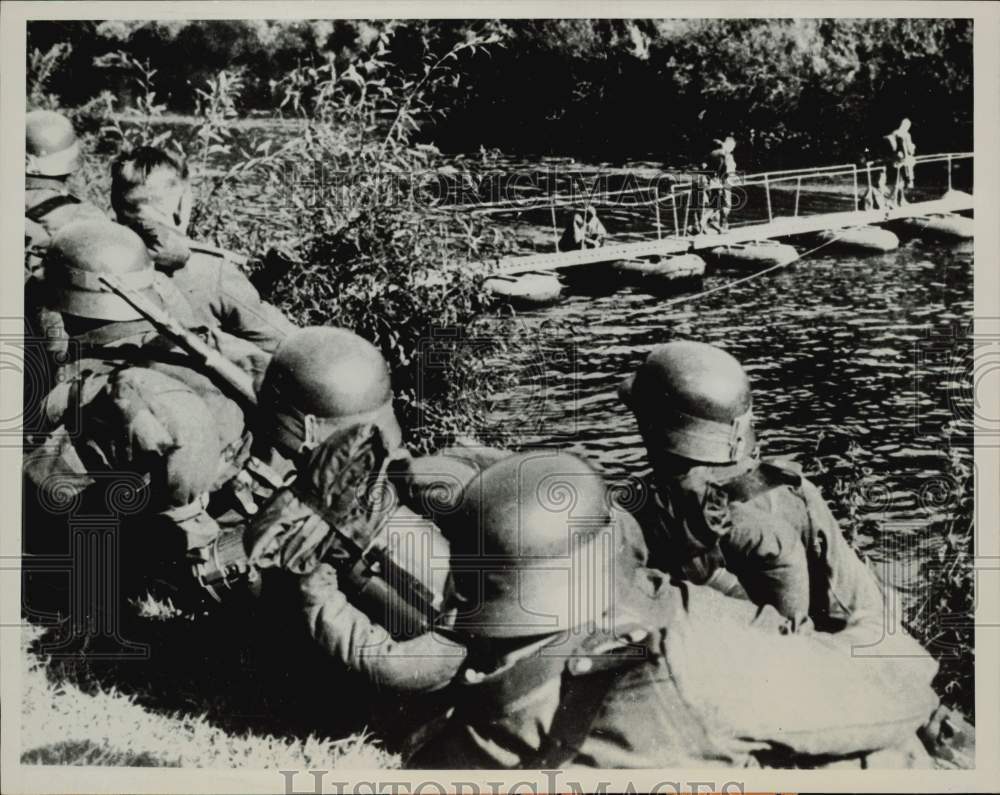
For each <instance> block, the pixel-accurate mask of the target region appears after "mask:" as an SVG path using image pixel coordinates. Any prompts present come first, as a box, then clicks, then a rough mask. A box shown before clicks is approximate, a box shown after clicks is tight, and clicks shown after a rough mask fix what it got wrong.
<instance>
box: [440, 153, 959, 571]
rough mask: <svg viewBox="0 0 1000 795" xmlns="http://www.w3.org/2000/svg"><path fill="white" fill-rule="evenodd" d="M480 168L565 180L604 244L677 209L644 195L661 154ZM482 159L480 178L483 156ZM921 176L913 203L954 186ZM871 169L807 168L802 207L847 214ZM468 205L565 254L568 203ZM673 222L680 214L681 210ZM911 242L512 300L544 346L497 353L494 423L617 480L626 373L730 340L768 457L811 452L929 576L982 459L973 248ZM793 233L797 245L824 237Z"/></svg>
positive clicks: (625, 421) (533, 182) (844, 498)
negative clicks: (562, 241)
mask: <svg viewBox="0 0 1000 795" xmlns="http://www.w3.org/2000/svg"><path fill="white" fill-rule="evenodd" d="M472 160H473V158H471V157H470V158H463V157H457V158H455V159H454V160H452V161H450V162H449V167H450V168H452V169H453V170H457V171H458V172H463V171H464V170H465V169H466V168H468V166H469V163H470V162H471V161H472ZM486 171H488V172H492V173H493V174H494V176H496V175H499V176H500V180H499V182H497V181H492V182H490V190H489V195H488V196H481V198H486V199H489V200H498V199H499V200H511V199H518V200H527V199H531V198H533V197H534V198H538V197H544V196H545V195H547V193H548V192H556V193H565V191H566V190H567V189H569V188H570V186H576V187H577V189H578V190H582V191H583V192H584V194H585V195H590V196H594V195H596V196H597V197H598V200H599V201H598V207H599V211H600V213H601V217H602V220H603V221H604V223H605V225H606V226H607V228H608V231H609V234H610V238H609V242H628V241H634V240H637V239H642V238H648V237H650V236H651V235H654V234H655V230H656V224H657V223H659V224H661V226H662V229H663V233H664V234H669V233H671V231H672V229H673V224H674V222H675V221H674V215H673V210H672V208H671V207H669V206H668V205H666V204H663V203H661V206H660V213H659V215H657V213H656V212H655V203H653V202H649V201H647V202H646V203H645V204H643V203H642V202H643V201H644V200H648V199H649V196H650V195H651V194H650V193H649V190H648V189H649V186H651V185H652V184H657V185H659V186H661V187H662V186H664V184H665V183H663V182H662V181H660V180H659V177H660V175H662V174H663V171H662V164H659V163H649V162H637V163H624V164H622V163H617V164H611V163H600V164H581V163H578V162H575V161H572V160H569V159H559V158H528V159H525V158H504V157H500V158H499V159H497V160H495V161H494V162H492V163H491V164H490V166H489V168H488V169H486ZM952 171H953V181H954V187H956V188H960V189H963V190H971V161H964V162H963V163H959V164H956V165H955V166H954V167H953V169H952ZM475 172H476V173H475V178H476V179H477V180H479V183H480V185H482V182H483V180H482V176H483V169H482V168H481V167H479V166H477V169H475ZM917 177H918V190H917V191H915V192H914V193H913V194H912V195H911V200H918V199H921V198H936V197H937V196H940V195H941V194H942V193H943V192H944V190H945V189H946V187H947V184H946V183H947V177H946V170H945V169H944V167H943V164H936V165H934V164H927V165H923V166H918V169H917ZM602 180H603V182H602ZM487 181H489V180H487ZM865 182H866V178H865V177H864V175H863V174H861V175H859V176H858V177H857V182H855V181H854V179H853V178H852V177H851V176H844V175H840V176H837V177H833V178H829V179H826V178H813V179H806V180H804V181H803V183H802V185H801V187H802V191H801V193H800V195H799V210H800V211H801V212H803V213H812V212H827V211H836V210H848V209H854V208H855V204H854V195H855V193H856V188H857V187H860V188H861V189H863V188H864V185H865ZM498 185H500V186H501V187H500V188H499V189H497V186H498ZM595 186H598V187H599V188H600V189H599V190H597V191H596V193H594V191H595ZM636 187H640V188H643V189H646V192H645V193H641V194H640V195H639V196H638V197H630V198H629V199H625V200H623V199H622V194H621V193H620V190H621V189H622V188H626V189H635V188H636ZM773 187H774V189H773V190H772V191H771V195H770V204H771V211H772V212H773V214H774V215H776V216H777V215H790V214H792V213H793V212H794V209H795V207H796V202H795V194H796V190H795V187H796V184H795V181H794V180H792V181H786V182H784V183H780V184H777V185H775V186H773ZM664 189H667V188H664ZM745 197H746V201H745V204H744V206H743V207H741V208H740V207H738V208H737V210H736V211H734V214H733V218H732V222H733V225H740V224H744V223H749V222H752V221H760V220H766V217H767V197H766V196H765V195H764V194H763V192H762V191H761V190H760V189H748V190H747V191H746V192H745ZM460 198H461V199H464V200H467V199H468V196H463V197H460ZM543 204H544V198H543ZM575 206H579V205H578V204H577V205H575ZM470 207H471V209H472V210H473V214H476V213H478V214H479V215H478V217H479V219H480V220H481V221H483V220H485V224H486V226H487V228H489V227H495V228H496V229H497V230H501V231H503V232H504V233H506V235H507V236H508V238H509V239H510V240H512V241H514V247H515V248H514V252H513V253H520V254H531V253H538V252H546V251H552V250H554V247H555V236H556V235H557V234H558V229H559V227H561V226H562V225H563V224H564V223H565V221H566V220H567V218H568V217H569V213H570V212H571V209H570V207H568V206H564V207H560V208H558V209H557V211H556V216H555V219H553V217H552V213H551V212H550V209H549V208H548V207H547V206H542V207H540V208H537V209H533V210H521V211H518V212H494V211H493V210H491V209H489V208H484V207H482V206H478V207H472V206H471V205H470ZM553 220H555V229H554V228H553ZM688 220H692V219H688ZM677 223H679V224H680V225H681V226H683V224H684V214H683V209H682V207H678V213H677ZM901 241H902V243H901V246H900V248H899V249H898V250H896V251H892V252H889V253H885V254H872V255H857V254H851V253H843V252H838V251H835V250H833V249H832V248H825V249H820V250H819V251H816V252H814V253H809V254H807V255H806V256H804V257H803V258H801V259H800V260H798V261H797V262H796V263H795V264H794V265H793V266H791V267H788V268H785V269H782V270H779V271H776V272H773V273H770V274H767V275H764V276H761V277H760V278H758V279H753V280H750V281H747V282H745V283H741V284H738V285H736V286H733V287H731V288H727V289H722V290H720V291H717V292H714V293H712V294H710V295H706V296H704V297H698V296H696V295H695V293H696V292H698V291H699V290H713V289H715V288H719V287H725V286H727V285H730V284H732V283H733V282H735V281H736V280H737V279H739V278H740V277H743V276H746V275H747V272H746V271H742V272H734V271H723V270H718V271H712V270H711V269H709V271H708V272H707V273H706V275H705V278H704V280H703V284H702V285H700V286H699V287H697V288H695V289H694V290H690V291H689V292H688V293H687V294H682V295H680V296H676V295H675V296H667V297H662V296H661V297H656V296H652V295H648V294H646V293H643V292H641V291H638V290H636V289H633V288H630V287H625V288H623V289H620V290H617V291H615V292H614V293H613V294H611V295H605V296H603V297H592V296H584V295H572V294H569V295H567V296H565V297H564V298H563V299H562V300H561V301H560V302H559V303H558V304H556V305H554V306H551V307H547V308H544V309H538V310H533V311H528V312H519V313H518V314H517V316H516V321H515V322H518V323H521V324H523V326H524V327H525V328H526V329H527V330H528V334H527V336H528V338H529V339H532V340H534V344H533V345H530V346H528V348H529V349H528V350H526V351H525V350H521V351H520V352H519V353H518V354H516V355H515V357H514V358H513V360H508V361H504V362H499V363H498V366H503V367H511V368H513V369H515V370H517V371H519V372H518V378H517V380H518V381H519V386H518V387H517V388H515V389H513V390H512V391H511V392H509V393H507V394H504V395H501V396H500V399H499V405H498V408H497V410H496V411H495V412H494V414H493V416H492V423H493V427H494V429H496V430H500V431H503V430H505V429H511V430H513V431H515V433H513V434H512V436H511V437H510V439H511V441H512V442H515V443H517V444H522V445H525V446H544V447H561V448H565V449H568V450H571V451H573V452H575V453H578V454H580V455H582V456H584V457H585V458H587V459H589V460H590V461H592V462H594V463H595V464H597V465H598V466H599V467H600V468H601V469H602V470H603V471H604V472H605V473H606V474H607V475H608V477H609V478H610V479H612V480H618V479H623V478H627V477H630V476H635V475H640V474H642V473H643V472H645V471H646V470H647V463H646V460H645V456H644V453H643V450H642V446H641V443H640V439H639V437H638V435H637V433H636V430H635V427H634V424H633V420H632V417H631V415H630V414H629V413H628V411H627V410H626V409H625V408H624V407H623V406H622V404H621V403H620V402H619V401H618V398H617V395H616V390H617V386H618V384H619V382H620V381H621V379H622V378H624V377H625V376H626V375H627V374H629V373H630V372H631V371H632V370H634V368H635V367H636V366H638V364H639V363H640V362H641V361H642V360H643V358H644V357H645V356H646V355H647V354H648V353H649V352H650V351H651V350H652V349H653V347H655V346H656V345H658V344H661V343H663V342H667V341H669V340H673V339H695V340H701V341H705V342H709V343H713V344H717V345H720V346H722V347H724V348H725V349H726V350H728V351H730V352H731V353H732V354H734V355H735V356H736V357H737V358H738V359H740V361H741V362H743V364H744V366H745V368H746V369H747V371H748V373H749V375H750V378H751V381H752V385H753V389H754V400H755V417H756V426H757V432H758V438H759V439H760V440H761V443H762V452H763V454H764V455H774V456H779V455H780V456H791V457H795V458H796V459H798V460H799V461H801V462H802V463H803V464H804V466H805V468H806V471H807V473H809V474H810V476H811V477H812V478H813V479H814V480H815V481H816V482H817V484H818V485H820V487H821V488H822V489H823V490H824V493H825V494H826V495H827V497H828V499H829V500H830V502H831V506H832V508H833V510H834V513H835V514H836V515H837V516H838V519H841V520H842V521H843V522H844V523H845V526H847V527H849V528H851V529H854V530H857V531H858V540H859V542H860V545H861V546H862V547H864V548H865V549H866V551H867V552H868V553H869V554H870V556H871V557H872V558H873V559H875V560H884V561H892V562H893V563H894V564H906V565H899V566H894V568H893V570H892V571H891V572H886V574H887V576H889V577H891V578H892V579H893V580H895V581H897V584H899V585H900V586H902V587H905V586H906V584H907V583H906V582H905V580H907V579H912V578H914V577H916V578H919V574H918V573H917V569H916V568H915V567H914V566H913V565H910V564H915V563H919V562H920V561H926V560H927V559H928V557H929V556H930V555H931V554H932V552H933V549H934V547H936V546H937V545H938V544H939V543H940V539H941V536H942V533H941V532H940V531H941V529H942V528H943V527H945V526H946V524H947V522H948V521H949V519H951V518H953V517H954V515H955V512H956V509H957V504H956V503H957V500H958V494H959V493H961V489H959V488H958V486H960V485H961V478H960V475H961V472H962V469H963V468H964V467H970V466H971V461H972V456H971V429H972V420H971V417H972V405H971V391H972V390H971V378H972V371H971V350H972V346H971V340H970V335H969V329H970V324H971V322H972V313H973V247H972V243H971V241H969V242H962V243H944V242H932V241H924V240H921V239H917V238H909V239H908V238H906V237H904V236H902V234H901ZM793 242H794V244H795V245H796V247H797V248H798V249H799V250H800V252H804V251H807V250H809V248H810V246H815V241H813V242H812V243H810V241H807V240H797V241H793ZM685 295H686V297H685ZM501 441H503V440H502V439H501Z"/></svg>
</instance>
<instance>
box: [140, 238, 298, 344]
mask: <svg viewBox="0 0 1000 795" xmlns="http://www.w3.org/2000/svg"><path fill="white" fill-rule="evenodd" d="M129 226H130V227H132V228H133V229H134V230H135V231H136V232H137V233H138V234H139V235H140V237H142V238H143V240H144V242H145V243H146V246H147V248H148V249H149V251H150V255H151V256H152V257H153V261H154V262H155V263H156V267H157V269H158V270H160V271H162V272H163V273H165V274H167V275H168V276H169V277H170V278H171V279H172V280H173V282H174V284H176V285H177V287H178V289H180V291H181V292H182V293H183V294H184V295H185V296H186V297H187V299H188V301H189V302H190V304H191V306H192V307H194V309H195V311H196V313H197V316H198V320H199V322H200V323H201V324H204V325H218V326H219V327H220V328H221V329H222V330H223V331H225V332H227V333H229V334H232V335H233V336H235V337H239V338H241V339H245V340H248V341H250V342H252V343H254V344H255V345H256V346H257V347H259V348H260V349H261V350H263V351H266V352H268V353H273V352H274V350H275V349H276V348H277V347H278V345H279V344H280V343H281V341H282V340H283V339H284V338H285V337H287V336H288V335H289V334H290V333H291V332H292V331H294V330H295V329H296V326H295V324H294V323H292V322H291V321H290V320H288V318H286V317H285V316H284V315H283V314H282V313H281V311H280V310H278V309H277V308H276V307H274V306H272V305H271V304H269V303H267V302H266V301H262V300H261V297H260V294H259V293H258V292H257V289H256V288H255V287H254V286H253V285H252V284H251V283H250V280H249V279H248V278H247V277H246V275H245V274H244V273H243V271H242V270H241V268H242V267H243V266H245V264H246V258H245V257H241V256H239V255H237V254H234V253H232V252H230V251H225V250H224V249H220V248H216V247H214V246H210V245H208V244H206V243H201V242H199V241H195V240H190V239H189V238H187V237H185V236H184V235H182V234H181V233H180V232H178V231H177V230H175V229H171V228H170V227H168V226H166V225H165V224H162V223H159V222H157V221H152V220H142V219H140V220H136V221H134V222H133V221H130V222H129Z"/></svg>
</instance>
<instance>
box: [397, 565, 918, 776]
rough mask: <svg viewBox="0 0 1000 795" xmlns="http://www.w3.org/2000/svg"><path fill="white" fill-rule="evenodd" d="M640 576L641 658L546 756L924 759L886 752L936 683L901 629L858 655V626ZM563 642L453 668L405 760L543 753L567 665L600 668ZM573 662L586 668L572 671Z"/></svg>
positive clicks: (712, 762)
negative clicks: (462, 673) (440, 705)
mask: <svg viewBox="0 0 1000 795" xmlns="http://www.w3.org/2000/svg"><path fill="white" fill-rule="evenodd" d="M638 577H639V582H640V583H641V586H640V587H639V588H637V589H636V593H635V594H634V595H633V596H632V598H631V599H629V600H628V602H627V604H626V607H625V609H624V610H622V611H619V612H618V613H617V614H616V616H615V626H616V627H617V628H618V629H619V630H620V631H621V632H624V631H625V630H626V628H628V629H629V632H630V637H636V635H635V627H641V628H642V630H643V632H640V633H638V637H640V638H644V641H643V643H642V644H641V649H637V657H636V658H635V659H636V661H634V662H633V663H632V664H631V665H629V666H627V667H625V668H623V669H621V670H620V671H615V672H614V678H613V680H612V681H611V683H610V686H608V685H605V686H604V687H605V688H606V692H605V693H602V694H601V696H600V697H599V698H598V699H597V700H596V706H593V707H592V708H590V709H588V710H586V711H584V710H581V711H579V712H578V713H573V712H571V713H570V714H569V716H568V719H569V720H570V721H571V722H573V723H574V724H579V723H580V722H581V721H582V722H584V725H583V728H584V731H583V737H582V738H581V740H580V741H579V742H578V743H577V744H574V745H573V746H572V747H571V748H570V749H569V750H568V753H566V754H565V756H564V758H563V759H556V760H554V761H553V760H552V758H551V757H549V759H548V762H546V764H551V765H552V766H566V767H595V768H663V767H741V766H757V765H758V764H761V763H767V764H771V765H775V766H782V767H785V766H809V765H816V764H820V763H825V762H829V761H831V760H855V761H857V760H860V759H862V758H864V759H866V760H867V761H868V762H869V763H871V762H872V760H876V761H877V760H879V759H880V758H881V759H882V761H883V762H885V763H887V764H890V765H895V766H903V765H906V764H914V763H917V762H919V763H926V754H925V753H923V752H922V751H919V750H916V751H913V750H908V751H906V752H902V753H900V754H899V755H897V754H891V755H890V754H886V753H884V752H885V749H894V748H897V747H899V748H906V749H913V748H914V747H915V737H914V734H915V732H916V730H917V729H918V727H920V726H921V725H922V724H923V723H925V722H926V720H927V719H928V717H929V716H930V714H931V712H932V711H933V709H934V707H935V705H936V703H937V698H936V696H935V695H934V693H933V691H932V690H931V688H930V681H931V678H932V677H933V675H934V673H935V670H936V666H935V664H934V663H933V661H932V660H931V659H930V658H929V657H928V656H927V655H926V653H924V652H923V650H922V649H921V648H920V647H919V645H917V644H916V643H915V642H913V641H912V640H910V639H908V638H905V639H897V642H896V643H897V645H896V647H895V650H896V651H897V652H898V653H899V654H900V655H901V656H899V657H892V658H887V657H869V658H856V657H852V655H851V647H852V643H853V639H852V637H851V636H850V633H841V634H839V635H828V634H825V633H818V632H813V631H810V630H805V631H800V632H793V631H791V627H790V623H789V622H788V621H787V620H785V619H783V618H782V617H781V616H779V615H778V614H777V612H776V611H775V610H774V609H773V608H771V607H769V606H766V607H764V608H757V607H755V606H754V605H753V604H751V603H749V602H747V601H743V600H738V599H732V598H730V597H726V596H724V595H722V594H720V593H718V592H717V591H715V590H714V589H712V588H708V587H701V586H696V585H691V584H687V583H678V584H671V583H668V582H667V581H666V579H665V577H664V576H663V575H661V574H660V573H658V572H655V571H651V570H640V572H639V575H638ZM643 580H644V581H645V582H643ZM643 633H645V634H643ZM577 647H578V644H577ZM565 648H566V651H560V650H559V648H558V647H556V648H555V650H554V651H553V652H551V653H547V652H546V651H545V650H544V649H542V650H540V651H539V653H538V655H537V656H534V657H532V658H529V659H527V660H522V661H520V662H516V663H514V665H513V666H512V667H510V668H509V669H503V668H501V669H500V672H499V673H496V674H490V673H488V672H487V673H486V674H485V676H483V675H480V676H472V677H464V679H463V677H459V678H458V679H457V680H456V684H455V685H454V687H455V690H456V692H455V694H454V698H453V703H455V704H456V706H455V709H454V712H453V714H452V716H451V719H450V720H449V721H448V723H447V724H446V725H445V728H444V729H443V730H442V732H441V733H440V734H438V735H437V736H436V737H434V738H433V739H431V740H430V741H429V742H428V743H427V744H426V745H424V746H423V747H422V748H421V749H419V750H418V751H417V753H416V754H415V755H414V756H413V757H412V758H411V759H410V760H409V762H408V766H409V767H411V768H453V769H454V768H457V769H465V768H508V769H510V768H521V767H528V768H531V767H537V766H538V764H539V754H540V752H541V751H542V750H543V749H544V748H545V747H546V746H547V745H548V744H549V743H550V741H551V732H552V731H553V728H552V727H553V725H554V721H555V719H556V715H557V710H558V709H559V706H560V701H561V698H564V697H565V696H566V693H567V682H568V680H569V678H570V677H571V676H576V677H577V680H578V681H579V682H581V687H583V688H584V689H585V688H586V687H587V685H586V680H587V677H588V676H592V677H595V678H594V680H593V681H594V683H595V685H594V686H596V683H597V681H598V680H597V676H598V672H599V671H600V665H599V664H598V663H599V660H597V659H596V658H591V659H592V663H591V665H588V666H586V667H583V666H579V667H577V666H575V665H574V662H573V657H574V655H575V654H576V652H574V651H573V648H574V644H573V643H568V645H567V646H566V647H565ZM546 654H548V655H549V656H548V659H546V656H545V655H546ZM567 655H569V657H568V658H567ZM906 655H909V656H906ZM574 668H576V669H577V670H578V671H580V672H582V673H578V674H576V675H573V674H571V673H570V671H572V670H574ZM539 671H541V672H542V674H541V675H538V672H539ZM588 671H589V673H588ZM465 681H474V682H475V684H464V682H465ZM591 718H593V722H592V723H591V724H589V726H588V725H587V723H586V722H588V721H590V720H591Z"/></svg>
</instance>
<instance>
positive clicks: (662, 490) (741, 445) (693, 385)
mask: <svg viewBox="0 0 1000 795" xmlns="http://www.w3.org/2000/svg"><path fill="white" fill-rule="evenodd" d="M620 394H621V396H622V399H623V400H624V402H625V403H626V404H627V405H628V406H629V408H631V410H632V412H633V414H634V415H635V418H636V422H637V424H638V426H639V432H640V434H641V435H642V439H643V442H644V443H645V447H646V453H647V456H648V458H649V462H650V464H651V465H652V468H653V471H652V474H651V476H650V478H649V481H648V484H647V486H648V489H649V499H648V500H647V501H646V505H645V508H644V510H643V512H642V515H641V516H640V517H639V519H640V524H642V525H643V530H644V532H645V534H646V540H647V543H648V545H649V548H650V561H651V563H650V565H653V566H656V567H658V568H661V569H663V570H665V571H670V572H672V573H674V574H675V575H677V576H681V577H684V578H686V579H690V580H692V581H693V582H697V583H708V584H711V585H713V586H715V587H717V588H719V589H720V590H723V591H725V592H728V593H732V594H739V593H740V592H741V591H745V593H746V595H747V596H749V598H750V599H751V600H752V601H753V602H755V603H757V604H770V605H774V606H775V607H776V608H777V609H778V610H779V611H780V612H781V613H782V614H783V615H784V616H786V617H787V618H789V619H791V620H792V621H793V622H796V623H801V622H803V621H805V620H806V619H807V618H809V619H811V620H812V622H813V623H814V624H815V625H816V626H817V627H818V628H821V629H825V630H831V631H832V630H837V629H840V628H843V627H845V626H847V625H849V624H851V623H855V622H856V621H857V620H858V619H859V617H860V616H861V615H868V614H874V615H879V614H881V612H882V610H883V600H882V593H881V590H880V588H879V586H878V583H877V581H876V580H875V578H874V575H873V574H872V573H871V572H870V571H869V570H868V568H867V567H866V566H865V565H864V564H863V563H862V562H861V560H860V559H859V558H858V556H857V555H856V554H855V553H854V551H853V550H852V549H851V548H850V547H849V546H848V544H847V542H846V541H845V540H844V538H843V535H842V534H841V532H840V529H839V527H838V526H837V522H836V520H835V519H834V518H833V515H832V514H831V513H830V510H829V508H828V507H827V505H826V503H825V502H824V500H823V498H822V496H821V495H820V493H819V490H818V489H817V488H816V487H815V486H814V485H813V484H812V483H810V482H809V481H808V480H807V479H806V478H804V477H803V476H802V474H801V471H800V470H799V469H798V467H797V466H796V465H794V464H792V463H790V462H786V461H780V460H775V459H765V460H762V459H761V458H760V456H759V451H758V445H757V440H756V436H755V433H754V424H753V400H752V395H751V391H750V382H749V379H748V378H747V375H746V373H745V372H744V370H743V368H742V366H741V365H740V363H739V362H738V361H737V360H736V359H735V358H733V357H732V356H731V355H729V354H728V353H726V352H725V351H723V350H722V349H720V348H716V347H714V346H712V345H707V344H705V343H701V342H690V341H678V342H670V343H667V344H666V345H661V346H660V347H658V348H656V349H655V350H654V351H653V352H652V353H651V354H649V356H648V357H647V359H646V361H645V362H643V364H642V365H640V367H639V368H638V370H637V371H636V373H635V374H634V375H632V376H631V377H630V378H628V379H627V380H626V381H625V383H624V384H623V385H622V387H621V390H620ZM734 575H735V576H734ZM736 580H738V582H737V581H736ZM741 586H742V587H741Z"/></svg>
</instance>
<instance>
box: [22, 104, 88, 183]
mask: <svg viewBox="0 0 1000 795" xmlns="http://www.w3.org/2000/svg"><path fill="white" fill-rule="evenodd" d="M24 133H25V135H24V154H25V171H26V172H27V174H28V175H29V176H38V177H64V176H66V175H68V174H72V173H73V172H74V171H76V170H77V169H78V168H79V167H80V143H79V142H78V141H77V140H76V132H74V130H73V125H72V124H71V123H70V120H69V119H67V118H66V117H65V116H63V115H62V114H61V113H56V112H55V111H53V110H33V111H31V112H30V113H28V115H27V116H26V117H25V120H24Z"/></svg>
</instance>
